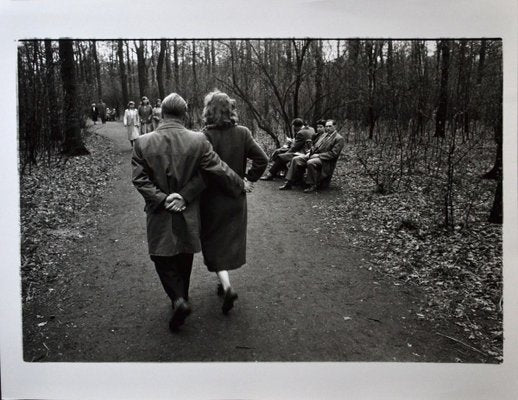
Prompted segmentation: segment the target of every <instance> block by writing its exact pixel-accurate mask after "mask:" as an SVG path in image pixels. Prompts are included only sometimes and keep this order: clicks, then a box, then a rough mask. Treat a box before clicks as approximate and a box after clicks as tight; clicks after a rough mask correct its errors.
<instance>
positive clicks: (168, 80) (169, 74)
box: [165, 40, 173, 93]
mask: <svg viewBox="0 0 518 400" xmlns="http://www.w3.org/2000/svg"><path fill="white" fill-rule="evenodd" d="M172 79H173V67H172V66H171V45H170V43H169V41H167V40H166V53H165V91H166V92H167V93H169V92H170V91H171V85H172Z"/></svg>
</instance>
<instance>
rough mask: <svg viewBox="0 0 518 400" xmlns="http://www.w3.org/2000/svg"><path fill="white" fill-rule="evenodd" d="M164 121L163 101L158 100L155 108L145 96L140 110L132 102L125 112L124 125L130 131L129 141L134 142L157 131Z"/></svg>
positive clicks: (139, 107)
mask: <svg viewBox="0 0 518 400" xmlns="http://www.w3.org/2000/svg"><path fill="white" fill-rule="evenodd" d="M161 119H162V100H160V99H157V100H156V102H155V106H154V107H152V106H151V105H150V104H149V99H148V98H147V97H146V96H143V97H142V99H141V101H140V104H139V106H138V108H135V102H133V101H130V102H129V103H128V108H127V109H126V110H125V111H124V118H123V123H124V126H125V127H126V128H127V130H128V140H129V141H130V143H131V145H132V146H133V141H134V140H135V139H136V138H138V137H139V136H140V135H143V134H145V133H148V132H152V131H154V130H156V128H157V127H158V124H159V123H160V121H161Z"/></svg>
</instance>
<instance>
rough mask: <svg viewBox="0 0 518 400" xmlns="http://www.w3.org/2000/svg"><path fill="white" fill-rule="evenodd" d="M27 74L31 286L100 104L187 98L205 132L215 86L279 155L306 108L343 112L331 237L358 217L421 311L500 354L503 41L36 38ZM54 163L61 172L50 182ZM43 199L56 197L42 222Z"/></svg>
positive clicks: (306, 115) (21, 59)
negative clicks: (420, 296)
mask: <svg viewBox="0 0 518 400" xmlns="http://www.w3.org/2000/svg"><path fill="white" fill-rule="evenodd" d="M18 78H19V83H18V91H19V104H18V110H19V162H20V177H21V181H22V267H23V268H22V272H23V273H24V279H25V282H28V281H30V280H31V279H33V280H37V277H36V272H35V271H37V270H38V267H37V265H38V262H36V261H35V260H37V259H38V257H40V256H41V255H38V252H41V251H44V246H41V241H44V239H43V238H40V239H38V240H36V242H35V240H34V239H35V238H38V235H41V234H42V233H41V232H44V231H43V230H42V229H41V228H42V226H45V225H49V226H55V225H56V224H62V223H64V222H66V220H67V218H73V215H74V210H70V211H64V210H65V206H64V205H63V204H60V203H59V202H60V201H61V200H59V198H58V197H59V196H56V195H55V194H52V193H50V188H51V187H52V188H54V189H53V191H54V193H55V192H56V190H60V191H62V192H65V194H63V193H61V195H62V196H64V197H63V198H65V199H66V198H67V197H66V192H67V186H66V182H69V183H70V182H73V180H74V170H73V168H74V165H75V164H74V163H70V162H69V160H70V159H71V157H73V156H77V155H88V154H89V153H90V152H91V151H93V150H92V149H93V147H91V146H89V145H88V143H90V142H91V140H89V139H88V138H89V131H88V129H86V121H87V118H88V107H89V105H90V104H91V103H93V102H98V100H99V99H101V98H102V99H103V100H104V102H105V103H106V104H107V105H108V107H110V108H111V107H116V108H117V109H118V110H119V112H120V113H122V112H123V110H124V109H125V107H126V104H127V103H128V101H129V100H134V101H135V102H136V103H137V104H138V99H140V97H141V96H144V95H145V96H147V97H149V98H150V100H151V102H152V103H153V102H154V100H155V99H156V98H164V97H165V95H167V94H168V93H170V92H172V91H175V92H178V93H179V94H181V95H182V96H183V97H184V98H185V99H186V100H187V101H188V103H189V118H188V121H187V125H188V126H189V127H191V128H194V129H198V128H201V127H202V120H201V113H202V109H203V97H204V95H205V94H206V93H207V92H209V91H211V90H213V89H214V88H219V89H220V90H223V91H226V92H228V93H229V94H230V95H231V96H232V97H234V98H236V100H237V108H238V111H239V115H240V123H242V124H243V125H245V126H248V127H249V128H250V129H251V131H252V132H253V135H254V136H255V138H256V140H258V141H259V142H260V143H261V145H262V146H263V147H264V149H265V150H266V151H267V152H271V151H272V150H273V149H274V148H275V147H278V146H279V145H281V144H282V143H283V142H284V140H285V138H286V137H289V136H291V131H290V123H291V120H292V119H293V118H295V117H301V118H303V119H305V120H306V121H307V122H308V123H310V124H314V123H315V121H316V120H318V119H321V118H333V119H335V120H336V121H337V123H338V126H339V130H340V133H341V134H342V135H343V136H344V137H345V139H346V148H345V149H344V152H343V154H342V158H341V162H339V163H338V167H337V171H336V174H335V177H334V182H335V186H338V187H339V188H341V189H342V192H340V193H337V194H336V198H333V199H326V201H325V203H324V202H323V203H322V205H321V207H323V208H325V209H326V210H327V212H328V215H329V218H328V219H326V220H325V221H324V225H325V226H326V228H327V230H326V232H331V233H332V234H336V235H341V236H343V237H344V240H350V239H348V238H350V237H351V232H350V231H348V230H347V226H348V224H349V221H350V220H352V219H357V220H358V219H360V220H361V221H362V224H363V225H364V226H363V228H362V232H361V234H360V233H358V232H356V234H357V235H358V236H355V237H354V240H353V242H354V241H360V242H361V243H359V245H362V246H363V245H365V246H367V247H369V248H371V249H372V250H373V252H374V254H375V255H377V257H378V261H379V264H378V267H379V268H381V269H383V270H385V271H386V273H388V274H393V275H394V277H396V279H399V280H401V281H402V282H405V283H408V284H417V285H420V286H422V287H424V288H425V291H426V292H427V293H428V294H429V301H428V304H429V309H427V310H426V311H427V313H423V315H427V316H428V315H434V318H435V317H436V318H455V319H456V321H457V322H458V324H459V326H461V327H462V328H463V329H464V330H465V331H466V333H467V337H468V338H469V340H471V341H473V342H472V345H474V346H475V345H476V347H477V348H479V349H482V350H481V351H482V352H484V353H485V354H489V355H490V356H491V357H497V359H501V350H502V259H501V258H502V254H501V239H502V238H501V226H500V224H501V223H502V220H503V219H502V181H503V173H502V84H503V80H502V43H501V41H500V40H493V39H478V40H452V39H441V40H357V39H353V40H350V39H344V40H327V39H326V40H324V39H282V40H281V39H279V40H271V39H268V40H262V39H261V40H260V39H243V40H199V39H196V40H180V39H176V40H166V39H162V40H59V41H57V40H27V41H23V42H20V46H19V49H18ZM89 147H90V148H89ZM85 160H88V158H86V159H85ZM85 163H86V164H85ZM87 167H88V161H84V162H82V164H81V171H82V173H84V171H85V168H87ZM91 168H92V170H99V168H101V169H103V168H105V167H99V165H95V166H93V165H92V166H91ZM106 168H108V167H106ZM53 171H54V172H53ZM55 171H60V172H59V177H60V181H59V182H55V183H52V185H50V184H49V185H45V184H42V182H43V183H44V182H50V181H49V179H50V177H51V176H52V175H53V174H54V176H56V173H55ZM67 171H68V172H67ZM103 171H104V169H103ZM67 173H68V174H69V175H70V176H69V177H68V178H67V176H68V175H67ZM84 184H85V185H92V186H95V185H96V181H95V177H91V180H90V181H89V182H85V183H84ZM36 193H37V194H38V195H42V196H43V197H44V198H51V199H53V200H52V201H49V202H48V203H47V204H46V205H45V207H44V208H40V211H42V210H43V209H45V210H46V211H45V213H46V214H45V215H44V214H41V213H40V214H38V213H37V212H36V211H34V204H35V201H34V195H35V194H36ZM89 193H90V194H93V193H96V194H99V193H98V192H96V191H95V190H92V191H91V192H89ZM53 201H55V202H56V203H55V204H54V203H53ZM74 201H75V202H76V203H77V202H78V200H77V199H76V200H74ZM282 206H285V207H287V208H289V204H283V205H282ZM52 207H54V211H49V208H52ZM67 207H69V206H67ZM72 208H73V207H72ZM67 212H68V214H67ZM49 213H50V214H52V215H54V217H52V218H49V215H48V214H49ZM60 215H61V216H60ZM58 217H59V218H58ZM56 218H58V219H56ZM45 220H47V222H45ZM320 233H321V232H320V231H319V232H316V234H320ZM322 234H324V233H322ZM326 234H327V233H326Z"/></svg>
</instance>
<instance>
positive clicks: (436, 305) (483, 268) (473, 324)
mask: <svg viewBox="0 0 518 400" xmlns="http://www.w3.org/2000/svg"><path fill="white" fill-rule="evenodd" d="M362 148H364V147H362ZM357 152H358V145H357V144H356V145H354V144H346V147H345V148H344V151H343V153H342V156H341V159H340V161H339V162H338V164H337V169H336V171H335V175H334V176H333V183H332V184H333V186H338V187H340V188H341V191H338V192H337V197H333V198H331V197H326V198H325V199H323V200H322V201H321V204H320V205H319V207H322V208H324V209H326V211H327V213H326V214H327V215H328V216H329V217H328V218H326V219H325V224H326V227H327V232H328V233H327V234H329V235H339V237H342V238H343V240H344V241H347V243H351V244H352V245H354V246H357V247H360V248H363V249H365V250H367V251H369V252H370V254H372V261H373V266H372V267H373V268H375V269H377V270H379V271H380V272H382V273H385V274H388V275H389V276H390V277H392V278H393V282H394V285H404V284H410V285H417V286H418V287H420V288H421V290H422V291H423V292H424V293H425V294H426V302H425V304H424V305H423V308H422V310H421V312H420V313H419V314H418V317H419V318H426V319H429V320H432V321H437V322H438V323H439V322H440V321H443V320H450V321H452V320H453V321H454V323H455V324H457V325H458V326H460V327H461V329H462V330H463V331H464V332H465V338H463V340H464V342H463V343H464V344H465V345H468V346H470V347H472V349H475V350H477V351H478V352H479V353H482V354H484V355H485V356H486V357H488V358H490V359H495V360H497V361H501V360H502V339H503V334H502V226H501V225H495V224H491V223H488V222H487V219H488V216H489V212H490V209H491V206H492V202H493V197H494V192H495V186H496V182H495V181H489V180H483V179H481V178H480V176H481V175H482V174H483V173H484V172H486V171H487V170H488V169H489V168H490V167H491V165H492V161H493V157H494V149H493V148H491V146H488V147H487V148H484V147H477V148H474V149H473V151H472V153H471V155H470V157H465V158H464V159H462V161H461V162H459V163H458V165H457V166H456V168H457V169H456V172H457V173H456V174H455V175H454V176H452V178H453V186H452V191H451V192H452V199H451V200H452V201H451V210H449V211H451V213H452V215H454V216H455V220H454V223H453V224H451V225H449V226H446V225H445V218H444V212H445V208H444V207H445V205H444V191H445V184H446V180H447V177H445V175H444V173H442V172H441V171H439V173H437V174H432V173H429V172H427V170H426V168H427V167H426V166H425V165H423V163H420V162H419V161H420V160H416V163H415V165H414V166H413V167H414V168H413V173H412V174H404V175H402V176H401V177H400V179H399V181H398V185H397V186H392V187H391V188H392V190H390V191H387V192H380V191H379V190H376V189H377V187H376V183H375V182H374V181H373V179H372V176H369V174H368V173H366V171H365V168H364V166H362V163H361V162H360V161H359V160H358V157H357ZM382 193H385V194H382ZM322 231H324V230H322Z"/></svg>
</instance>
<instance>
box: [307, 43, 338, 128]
mask: <svg viewBox="0 0 518 400" xmlns="http://www.w3.org/2000/svg"><path fill="white" fill-rule="evenodd" d="M337 46H339V45H337ZM314 48H315V64H316V68H315V108H314V110H313V122H314V123H316V122H317V120H319V119H320V118H322V76H323V75H324V60H323V59H322V40H317V41H316V42H315V46H314Z"/></svg>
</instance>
